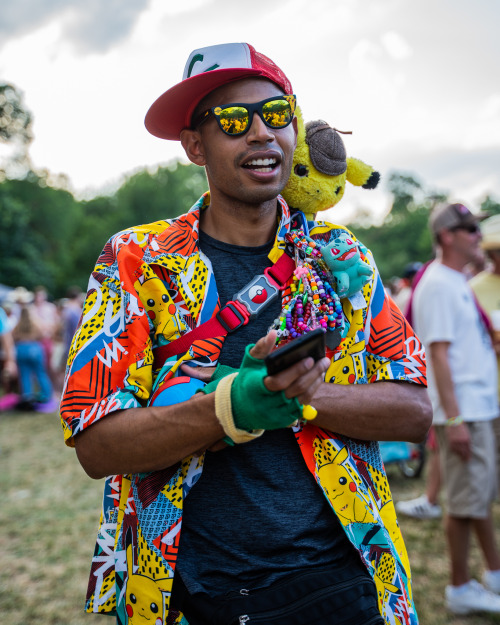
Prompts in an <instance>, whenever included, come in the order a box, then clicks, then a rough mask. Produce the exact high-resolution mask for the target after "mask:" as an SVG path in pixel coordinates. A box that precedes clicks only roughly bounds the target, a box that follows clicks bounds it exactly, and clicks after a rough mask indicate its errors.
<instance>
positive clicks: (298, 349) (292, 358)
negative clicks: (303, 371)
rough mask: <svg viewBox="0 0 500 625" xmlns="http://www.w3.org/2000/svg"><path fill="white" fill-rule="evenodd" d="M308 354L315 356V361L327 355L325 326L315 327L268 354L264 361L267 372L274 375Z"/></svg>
mask: <svg viewBox="0 0 500 625" xmlns="http://www.w3.org/2000/svg"><path fill="white" fill-rule="evenodd" d="M308 356H311V357H312V358H314V361H315V362H317V361H318V360H321V358H323V357H324V356H325V331H324V330H323V328H315V329H314V330H311V331H310V332H308V333H307V334H303V335H302V336H299V337H298V338H296V339H294V340H293V341H290V343H287V344H286V345H283V347H278V349H275V350H274V352H271V353H270V354H269V355H268V356H266V358H265V360H264V362H265V363H266V367H267V373H268V374H269V375H274V374H275V373H279V372H280V371H283V369H288V367H291V366H292V365H294V364H295V363H296V362H299V360H303V359H304V358H307V357H308Z"/></svg>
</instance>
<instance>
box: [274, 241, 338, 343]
mask: <svg viewBox="0 0 500 625" xmlns="http://www.w3.org/2000/svg"><path fill="white" fill-rule="evenodd" d="M285 239H286V240H287V241H288V242H289V243H291V244H292V245H293V246H294V253H295V265H296V269H295V271H294V272H293V277H292V282H291V283H290V284H289V285H288V286H287V287H286V288H285V290H284V291H283V296H282V310H281V314H280V316H279V317H278V318H277V319H275V321H274V323H273V325H272V329H276V330H277V331H278V339H277V345H284V344H285V343H288V342H289V341H291V340H293V339H295V338H297V337H298V336H301V335H302V334H306V333H307V332H310V331H311V330H314V328H318V327H322V328H323V329H324V331H325V332H333V331H334V330H336V329H337V328H342V327H343V315H342V304H341V303H340V299H339V296H338V295H337V293H336V292H335V290H334V288H333V285H332V282H333V279H332V276H331V275H330V274H329V272H328V267H327V265H326V263H325V262H324V260H323V257H322V255H321V250H320V247H321V246H320V244H319V243H318V242H317V241H314V240H313V239H312V238H311V237H309V236H307V235H306V234H305V233H304V231H303V230H302V229H298V230H292V231H290V232H289V233H288V234H286V235H285Z"/></svg>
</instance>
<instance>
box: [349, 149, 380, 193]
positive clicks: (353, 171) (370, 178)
mask: <svg viewBox="0 0 500 625" xmlns="http://www.w3.org/2000/svg"><path fill="white" fill-rule="evenodd" d="M347 180H348V181H349V182H350V183H351V184H353V185H354V186H355V187H363V189H375V187H376V186H377V184H378V183H379V180H380V174H379V172H378V171H375V170H374V169H373V167H372V166H371V165H367V164H366V163H363V161H360V160H359V159H357V158H351V157H349V156H348V157H347Z"/></svg>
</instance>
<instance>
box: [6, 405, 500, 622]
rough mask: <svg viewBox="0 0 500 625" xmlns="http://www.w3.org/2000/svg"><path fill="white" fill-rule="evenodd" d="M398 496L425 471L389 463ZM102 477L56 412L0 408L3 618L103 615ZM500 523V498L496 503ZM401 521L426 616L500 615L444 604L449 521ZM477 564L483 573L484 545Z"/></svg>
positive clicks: (412, 490)
mask: <svg viewBox="0 0 500 625" xmlns="http://www.w3.org/2000/svg"><path fill="white" fill-rule="evenodd" d="M388 472H389V481H390V484H391V488H392V492H393V496H394V499H395V500H398V499H407V498H410V497H412V496H414V495H419V494H420V493H421V492H422V489H423V484H424V482H423V478H420V479H418V480H408V479H406V478H403V477H402V476H401V475H400V474H399V472H398V470H397V468H396V467H393V466H390V467H388ZM101 489H102V482H96V481H93V480H91V479H90V478H88V477H87V476H86V475H85V473H84V472H83V469H82V468H81V467H80V465H79V464H78V461H77V459H76V456H75V453H74V451H73V450H72V449H69V448H67V447H66V446H65V445H64V443H63V440H62V429H61V426H60V424H59V418H58V416H57V415H55V414H24V413H19V414H17V413H3V414H1V415H0V554H1V556H0V563H1V566H0V624H1V625H4V624H5V625H7V624H8V625H92V624H94V625H98V624H99V623H103V624H106V623H111V622H114V621H113V619H103V617H101V616H97V615H87V614H85V613H84V612H83V601H84V597H85V592H86V587H87V578H88V572H89V566H90V558H91V555H92V552H93V549H94V540H95V534H96V530H97V522H98V518H99V511H100V502H101ZM494 514H495V522H496V526H497V528H500V504H495V507H494ZM400 524H401V527H402V530H403V534H404V537H405V540H406V544H407V547H408V551H409V554H410V562H411V565H412V572H413V591H414V595H415V603H416V606H417V610H418V613H419V617H420V623H421V625H448V624H453V625H489V624H493V623H497V624H499V625H500V616H491V615H475V616H468V617H455V616H452V615H450V614H448V613H447V611H446V609H445V608H444V587H445V585H446V583H447V579H448V562H447V557H446V550H445V541H444V534H443V530H442V526H441V521H416V520H413V519H408V518H405V517H401V518H400ZM471 569H472V574H473V575H474V576H475V577H476V578H480V576H481V573H482V570H483V568H482V562H481V557H480V554H479V551H478V549H477V546H476V545H475V543H474V545H473V549H472V553H471Z"/></svg>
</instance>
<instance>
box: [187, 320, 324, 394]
mask: <svg viewBox="0 0 500 625" xmlns="http://www.w3.org/2000/svg"><path fill="white" fill-rule="evenodd" d="M275 343H276V331H275V330H271V332H269V334H267V335H266V336H263V337H262V338H260V339H259V340H258V341H257V343H256V344H255V345H254V346H253V347H252V349H251V350H250V355H251V356H253V357H254V358H258V359H259V360H264V358H265V357H266V356H267V355H268V354H270V353H271V352H272V351H273V349H274V345H275ZM329 365H330V360H329V359H328V358H323V359H322V360H320V361H319V362H317V363H316V365H315V364H314V360H313V359H312V358H305V359H304V360H301V361H300V362H298V363H296V364H295V365H293V366H292V367H290V368H288V369H285V370H284V371H280V373H278V374H276V375H273V376H269V375H268V376H266V377H265V378H264V384H265V386H266V388H267V389H268V390H269V391H284V392H285V396H286V397H287V398H288V399H291V398H292V397H297V400H298V401H299V403H301V404H309V403H310V401H311V400H312V397H313V395H314V393H315V392H316V390H317V389H318V387H319V385H320V384H321V382H322V381H323V379H324V376H325V372H326V370H327V369H328V367H329ZM181 369H182V371H183V372H184V373H185V374H186V375H189V376H190V377H192V378H197V379H198V380H203V382H207V383H208V382H210V380H211V378H212V376H213V374H214V373H215V371H216V367H191V366H190V365H189V364H188V363H186V364H183V365H181Z"/></svg>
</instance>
